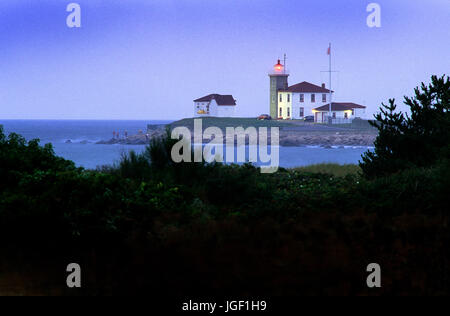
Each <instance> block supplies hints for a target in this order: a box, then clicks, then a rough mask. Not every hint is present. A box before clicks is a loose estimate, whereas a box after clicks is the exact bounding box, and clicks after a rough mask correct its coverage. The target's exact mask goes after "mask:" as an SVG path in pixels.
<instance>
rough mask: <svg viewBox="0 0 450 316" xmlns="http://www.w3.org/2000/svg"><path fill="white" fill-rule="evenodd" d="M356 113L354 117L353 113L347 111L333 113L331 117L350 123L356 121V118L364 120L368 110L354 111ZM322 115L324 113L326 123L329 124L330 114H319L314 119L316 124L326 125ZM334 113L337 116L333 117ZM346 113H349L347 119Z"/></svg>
mask: <svg viewBox="0 0 450 316" xmlns="http://www.w3.org/2000/svg"><path fill="white" fill-rule="evenodd" d="M353 111H354V113H353V115H352V112H351V111H349V110H347V111H333V112H331V115H332V117H333V118H337V119H338V120H344V119H348V120H349V121H351V120H353V119H355V118H357V117H358V118H364V115H365V112H366V109H353ZM322 113H324V122H325V123H327V122H328V119H327V117H328V112H317V115H314V118H315V120H316V123H324V122H322ZM333 113H334V114H335V115H333ZM345 113H347V118H346V117H345Z"/></svg>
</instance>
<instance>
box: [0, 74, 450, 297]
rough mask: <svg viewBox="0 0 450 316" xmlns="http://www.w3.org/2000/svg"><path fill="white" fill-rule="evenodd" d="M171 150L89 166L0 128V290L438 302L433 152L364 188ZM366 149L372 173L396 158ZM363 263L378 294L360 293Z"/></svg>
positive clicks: (443, 227)
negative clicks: (74, 276)
mask: <svg viewBox="0 0 450 316" xmlns="http://www.w3.org/2000/svg"><path fill="white" fill-rule="evenodd" d="M435 85H437V86H439V85H440V84H439V83H437V84H435ZM439 91H440V90H439ZM411 102H413V101H411ZM422 102H425V101H422ZM447 105H448V103H447ZM388 114H389V113H388ZM389 115H390V114H389ZM393 120H395V117H391V118H390V119H388V121H385V123H383V124H384V125H383V126H384V127H383V129H382V130H383V131H384V129H389V128H393V129H394V130H395V128H394V127H395V126H397V125H401V123H400V121H401V120H400V119H399V121H398V122H397V123H396V124H397V125H392V124H393V123H391V122H392V121H393ZM414 121H420V119H417V118H415V119H414ZM408 124H413V123H412V121H411V122H410V123H408ZM414 124H415V123H414ZM417 124H418V123H417ZM420 124H421V125H424V126H425V125H426V123H425V122H423V123H420ZM445 124H446V123H445V122H442V126H441V127H440V128H441V129H440V131H441V133H443V134H445V133H446V132H448V131H442V129H444V127H445V126H446V125H445ZM429 129H433V127H428V128H427V129H426V130H427V131H428V130H429ZM405 131H408V128H405ZM383 133H385V132H383ZM411 133H412V132H411ZM424 133H425V132H424ZM427 133H429V132H427ZM433 133H434V132H433ZM433 133H431V136H430V137H431V138H433V137H434V136H433ZM388 134H389V133H387V132H386V133H385V134H383V135H382V136H380V140H379V144H381V143H382V142H387V137H388ZM399 135H400V134H399ZM408 135H410V134H409V132H408ZM411 135H414V134H411ZM411 137H412V136H411ZM417 137H418V136H417ZM389 141H392V142H393V144H395V142H397V141H398V142H399V145H392V146H394V148H402V146H403V145H400V143H402V141H403V140H401V137H400V136H398V137H393V138H392V140H390V138H389ZM417 141H419V140H417ZM172 142H173V140H169V139H168V137H165V138H161V139H158V140H155V141H154V142H153V143H152V145H151V146H150V148H149V149H148V150H147V151H146V152H145V153H144V154H142V155H138V154H135V153H133V154H130V155H128V156H125V157H124V158H123V159H122V162H121V163H120V164H118V165H117V166H115V167H113V168H109V169H104V170H97V171H89V170H84V169H81V168H75V167H74V165H73V163H72V162H69V161H66V160H64V159H61V158H58V157H55V155H54V153H53V151H52V149H51V146H48V145H47V146H45V147H40V146H39V144H38V142H37V141H31V142H26V141H25V140H24V139H23V138H21V137H19V136H17V135H11V136H9V137H8V138H6V137H5V136H4V135H3V132H0V175H1V177H0V250H1V256H0V294H41V295H42V294H44V295H46V294H65V295H78V294H81V295H108V294H141V295H142V294H152V295H155V294H159V295H164V294H172V295H184V296H186V295H228V296H230V295H234V296H239V295H240V296H245V295H249V296H258V295H262V296H267V295H302V294H303V295H315V294H322V295H372V294H375V295H380V294H433V295H436V294H447V295H448V294H450V268H449V267H450V252H449V251H448V245H449V242H450V230H449V221H450V215H449V213H448V205H449V204H450V194H449V189H448V188H449V187H450V164H449V161H448V160H446V159H444V157H445V154H444V151H442V153H441V152H440V151H439V150H437V149H436V151H435V154H434V155H433V157H429V158H426V159H427V160H426V161H427V162H423V163H421V161H422V160H420V158H419V157H415V158H411V159H410V160H409V161H411V163H410V165H409V166H410V168H407V169H406V168H400V169H404V170H401V171H398V172H396V173H395V174H389V175H386V176H379V177H376V178H372V179H368V178H361V177H359V176H356V175H349V176H346V177H336V176H332V175H328V174H314V173H308V172H305V171H299V170H284V169H281V170H280V171H279V172H278V173H275V174H261V173H260V171H259V169H258V168H255V167H253V166H251V165H243V166H236V165H221V164H206V163H182V164H174V163H172V162H171V161H168V160H166V159H167V158H168V157H169V155H170V148H171V144H172ZM431 142H432V143H435V144H437V143H438V142H440V140H438V139H433V140H432V141H431ZM386 146H391V145H390V144H389V143H386ZM432 147H433V148H434V146H432ZM378 150H379V151H378V152H377V155H376V156H373V157H374V158H373V162H372V161H371V162H370V163H372V164H373V165H374V164H375V163H376V162H377V161H379V160H378V159H381V158H380V157H383V159H386V160H384V161H386V162H387V163H390V162H391V160H389V159H391V158H389V157H394V158H396V157H399V158H398V159H400V158H401V159H406V158H405V156H404V155H403V154H400V153H397V152H396V151H393V152H391V151H386V153H384V152H382V151H380V150H381V149H380V148H379V149H378ZM380 153H382V155H381V154H380ZM415 154H417V155H418V154H419V152H416V153H415ZM390 155H391V156H390ZM423 159H425V158H423ZM395 161H396V160H395V159H393V162H392V163H394V164H395V163H396V162H395ZM424 161H425V160H424ZM419 162H420V163H419ZM431 162H432V166H429V164H430V163H431ZM370 163H369V162H368V164H367V165H366V168H367V169H366V171H367V170H369V172H370V170H375V169H370V168H369V167H368V166H369V164H370ZM422 164H423V165H425V166H421V165H422ZM374 166H375V165H374ZM380 166H381V165H380ZM402 166H403V165H402ZM377 168H379V167H377ZM374 173H375V171H374ZM376 173H377V174H378V173H379V174H388V173H393V172H387V171H386V169H383V171H382V172H381V171H378V169H376ZM70 262H77V263H80V264H81V265H82V267H83V288H82V289H81V290H80V291H77V290H72V289H68V288H67V287H66V285H65V282H64V281H65V275H62V274H63V273H64V271H65V267H66V266H67V264H68V263H70ZM371 262H377V263H379V264H380V265H381V266H382V269H383V270H382V271H383V274H382V276H383V278H382V282H383V283H382V285H383V287H382V288H381V289H377V290H373V289H368V288H367V287H366V286H365V280H366V277H367V273H366V270H365V269H366V266H367V264H369V263H371Z"/></svg>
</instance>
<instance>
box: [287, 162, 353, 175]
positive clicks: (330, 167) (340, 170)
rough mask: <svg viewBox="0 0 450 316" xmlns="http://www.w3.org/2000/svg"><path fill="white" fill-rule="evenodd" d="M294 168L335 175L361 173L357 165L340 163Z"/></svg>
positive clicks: (301, 170) (300, 170)
mask: <svg viewBox="0 0 450 316" xmlns="http://www.w3.org/2000/svg"><path fill="white" fill-rule="evenodd" d="M294 170H296V171H299V172H308V173H316V174H317V173H319V174H331V175H333V176H335V177H345V176H347V175H358V174H360V173H361V168H360V167H359V166H357V165H352V164H346V165H339V164H334V163H322V164H316V165H310V166H306V167H298V168H294Z"/></svg>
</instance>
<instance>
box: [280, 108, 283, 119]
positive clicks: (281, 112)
mask: <svg viewBox="0 0 450 316" xmlns="http://www.w3.org/2000/svg"><path fill="white" fill-rule="evenodd" d="M282 116H283V109H282V108H280V117H282Z"/></svg>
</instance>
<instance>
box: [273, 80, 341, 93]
mask: <svg viewBox="0 0 450 316" xmlns="http://www.w3.org/2000/svg"><path fill="white" fill-rule="evenodd" d="M280 91H283V92H304V93H330V90H329V89H326V88H322V87H321V86H316V85H315V84H312V83H309V82H306V81H303V82H300V83H297V84H295V85H293V86H290V87H289V88H287V90H280ZM331 92H334V91H331Z"/></svg>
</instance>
